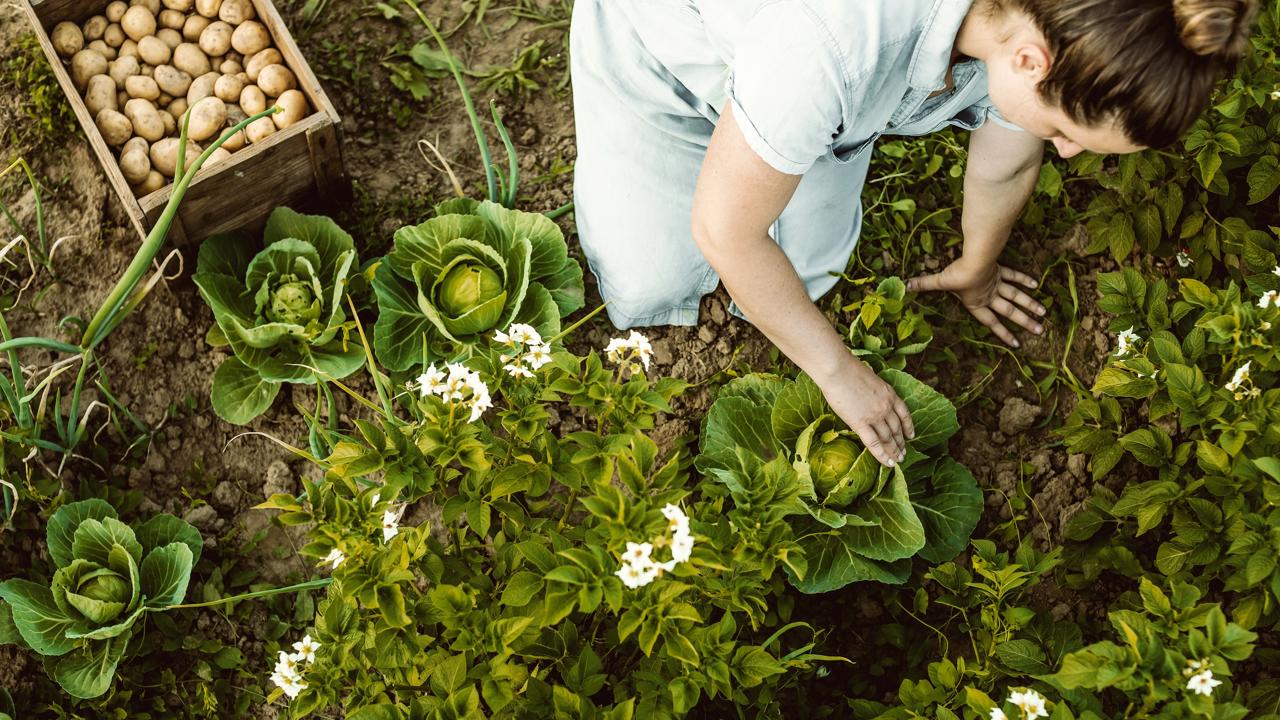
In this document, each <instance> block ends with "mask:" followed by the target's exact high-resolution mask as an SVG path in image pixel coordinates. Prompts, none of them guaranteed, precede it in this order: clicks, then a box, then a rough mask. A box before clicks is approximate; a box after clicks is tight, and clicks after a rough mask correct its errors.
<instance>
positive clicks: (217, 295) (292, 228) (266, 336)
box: [194, 207, 364, 425]
mask: <svg viewBox="0 0 1280 720" xmlns="http://www.w3.org/2000/svg"><path fill="white" fill-rule="evenodd" d="M258 248H261V250H259V249H258ZM355 267H356V250H355V243H354V242H353V241H352V240H351V236H350V235H348V234H347V233H345V232H343V230H342V228H340V227H338V226H337V224H336V223H334V222H333V221H332V220H330V219H329V218H327V217H321V216H314V215H301V214H299V213H296V212H294V211H292V210H290V209H289V208H284V207H281V208H276V209H275V211H274V212H272V213H271V217H270V218H269V219H268V220H267V226H266V229H265V230H264V238H263V241H262V244H261V245H259V244H258V243H257V242H256V241H253V240H250V239H248V238H246V237H244V236H242V235H218V236H214V237H211V238H209V239H208V240H206V241H205V242H204V244H203V245H201V246H200V256H199V259H198V261H197V264H196V274H195V278H194V279H195V282H196V285H197V286H198V287H199V288H200V295H201V296H202V297H204V300H205V302H206V303H208V304H209V308H210V309H212V310H213V318H214V321H215V322H216V323H217V325H216V327H215V328H214V329H213V330H212V331H210V334H209V342H210V343H211V344H213V345H229V346H230V347H231V351H232V352H233V353H235V355H234V357H230V358H227V359H226V360H225V361H223V363H222V364H221V365H219V366H218V369H217V371H216V372H214V375H213V389H212V391H211V393H210V394H211V397H212V400H213V409H214V410H215V411H216V412H217V413H218V416H219V417H221V418H222V419H223V420H226V421H227V422H231V423H236V424H239V425H243V424H245V423H247V422H249V421H250V420H252V419H253V418H255V417H257V416H258V415H261V414H262V413H263V412H264V411H266V409H267V408H268V407H270V406H271V402H272V401H273V400H275V397H276V394H277V393H279V391H280V386H281V385H282V384H283V383H301V384H306V385H311V384H314V383H315V382H316V379H317V374H319V375H320V376H321V377H329V378H336V379H340V378H344V377H346V376H348V375H350V374H351V373H353V372H355V371H356V370H358V369H359V368H360V366H361V365H362V364H363V363H364V348H363V346H362V345H361V343H360V342H359V341H358V340H356V341H352V342H349V341H348V331H349V330H351V329H352V327H353V323H352V321H350V320H348V317H349V316H348V307H347V301H346V295H347V290H348V283H349V277H348V276H349V275H350V274H351V272H352V269H353V268H355Z"/></svg>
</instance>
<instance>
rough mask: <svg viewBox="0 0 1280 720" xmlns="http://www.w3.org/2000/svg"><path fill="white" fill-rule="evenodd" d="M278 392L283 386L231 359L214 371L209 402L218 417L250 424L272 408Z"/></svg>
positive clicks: (239, 423) (234, 422) (233, 422)
mask: <svg viewBox="0 0 1280 720" xmlns="http://www.w3.org/2000/svg"><path fill="white" fill-rule="evenodd" d="M279 392H280V383H278V382H271V381H269V380H264V379H263V378H262V375H261V374H260V373H259V372H258V371H257V370H255V369H253V368H251V367H249V366H248V365H245V364H244V363H243V362H241V360H240V358H238V357H234V356H232V357H229V358H227V359H226V360H223V361H222V364H221V365H219V366H218V369H217V370H215V371H214V372H213V386H212V388H211V389H210V391H209V399H210V400H211V401H212V402H213V410H214V412H216V413H218V417H220V418H222V419H223V420H225V421H227V422H229V423H231V424H233V425H247V424H249V422H251V421H252V420H253V419H254V418H256V417H258V416H259V415H261V414H262V413H264V412H266V411H267V408H269V407H271V403H272V402H274V401H275V399H276V395H277V394H279Z"/></svg>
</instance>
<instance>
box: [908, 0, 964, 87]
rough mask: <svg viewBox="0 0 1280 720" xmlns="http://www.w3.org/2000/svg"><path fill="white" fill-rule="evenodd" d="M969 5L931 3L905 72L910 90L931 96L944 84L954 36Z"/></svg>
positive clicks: (957, 0)
mask: <svg viewBox="0 0 1280 720" xmlns="http://www.w3.org/2000/svg"><path fill="white" fill-rule="evenodd" d="M972 4H973V1H972V0H934V2H933V7H932V9H930V11H929V15H928V18H927V19H926V20H925V22H924V26H923V27H922V28H921V29H920V38H919V39H918V40H917V41H916V50H915V54H914V55H912V57H911V65H910V66H908V68H907V83H908V84H909V85H910V86H911V87H912V88H913V89H916V90H927V91H929V92H933V91H934V90H940V89H942V87H943V86H944V85H946V84H947V68H949V67H951V52H952V50H953V49H954V48H955V44H956V35H958V34H959V33H960V26H961V25H963V24H964V18H965V16H966V15H968V14H969V7H970V6H971V5H972Z"/></svg>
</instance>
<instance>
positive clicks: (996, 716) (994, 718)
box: [991, 708, 1009, 720]
mask: <svg viewBox="0 0 1280 720" xmlns="http://www.w3.org/2000/svg"><path fill="white" fill-rule="evenodd" d="M991 720H1009V716H1008V715H1005V714H1004V711H1003V710H1001V709H1000V708H991Z"/></svg>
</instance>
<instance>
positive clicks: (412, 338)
mask: <svg viewBox="0 0 1280 720" xmlns="http://www.w3.org/2000/svg"><path fill="white" fill-rule="evenodd" d="M373 289H374V292H375V293H376V294H377V299H378V321H377V324H376V325H375V326H374V343H373V345H374V350H375V351H376V352H377V355H378V360H379V361H381V362H382V364H383V365H385V366H386V367H388V368H390V369H392V370H408V369H409V368H411V367H414V366H416V365H419V364H421V363H423V362H424V361H426V360H435V359H441V358H453V357H457V356H459V355H465V354H466V352H467V351H468V350H469V348H470V347H472V346H473V345H474V344H475V343H477V342H478V341H481V340H487V339H488V338H489V337H491V336H492V335H493V332H494V331H495V330H505V329H506V328H507V327H508V326H509V325H510V324H511V323H513V322H520V323H527V324H529V325H532V326H533V327H534V328H536V329H537V330H538V332H539V333H540V334H541V335H542V337H544V338H550V337H552V336H554V335H555V334H556V333H558V332H559V331H560V319H561V318H563V317H565V316H567V315H568V314H569V313H571V312H573V311H575V310H577V309H579V308H581V307H582V305H583V302H584V299H583V290H582V267H581V266H580V265H578V263H577V262H576V261H575V260H573V259H572V258H570V257H569V250H568V246H567V245H566V244H565V241H564V235H563V234H562V233H561V232H560V228H559V227H558V226H557V225H556V224H555V223H554V222H552V221H551V220H549V219H548V218H547V217H546V216H544V215H540V214H538V213H527V212H521V211H519V210H508V209H506V208H504V207H502V206H501V205H498V204H496V203H492V202H482V203H477V202H474V201H471V200H451V201H449V202H446V203H443V204H441V205H440V206H439V207H437V208H436V217H434V218H432V219H430V220H428V221H426V222H424V223H422V224H421V225H413V226H408V227H403V228H400V229H399V230H397V231H396V235H395V247H394V248H393V249H392V250H391V252H390V253H389V254H388V255H387V256H386V258H385V259H384V260H383V261H382V262H381V263H379V265H378V268H377V270H376V272H375V275H374V280H373Z"/></svg>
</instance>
